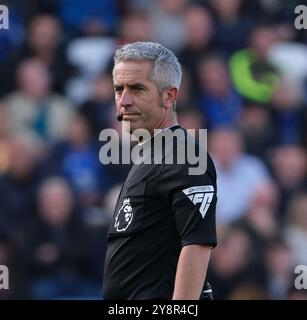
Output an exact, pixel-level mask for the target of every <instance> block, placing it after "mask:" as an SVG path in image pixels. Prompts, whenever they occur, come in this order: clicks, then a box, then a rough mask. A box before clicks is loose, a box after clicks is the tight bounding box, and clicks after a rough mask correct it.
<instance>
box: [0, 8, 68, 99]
mask: <svg viewBox="0 0 307 320" xmlns="http://www.w3.org/2000/svg"><path fill="white" fill-rule="evenodd" d="M62 32H63V30H62V29H61V26H60V24H59V21H58V19H57V18H56V17H54V16H51V15H48V14H41V15H37V16H35V17H34V18H33V20H31V22H30V24H29V26H28V30H27V35H26V41H25V43H24V44H23V46H20V48H19V49H18V50H16V51H15V52H13V54H12V55H10V56H9V57H8V59H7V60H6V61H5V64H4V66H3V69H2V71H3V72H2V74H3V76H4V79H3V80H4V81H3V82H1V85H0V93H1V94H2V95H4V94H6V93H8V92H11V91H12V90H15V88H16V83H15V78H14V76H15V74H16V72H17V68H18V66H19V64H20V63H21V62H22V61H24V60H27V59H30V58H36V59H37V60H38V61H40V63H41V64H42V65H44V66H45V67H46V68H47V69H48V72H49V74H50V86H51V89H52V90H53V91H56V92H58V93H63V92H64V91H65V86H66V82H67V80H68V79H69V78H70V77H71V76H72V75H73V73H74V68H73V66H72V65H71V64H70V63H69V62H68V60H67V57H66V54H65V48H64V47H63V46H62V42H61V40H62V39H61V35H62Z"/></svg>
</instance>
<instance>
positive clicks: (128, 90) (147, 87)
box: [113, 61, 165, 133]
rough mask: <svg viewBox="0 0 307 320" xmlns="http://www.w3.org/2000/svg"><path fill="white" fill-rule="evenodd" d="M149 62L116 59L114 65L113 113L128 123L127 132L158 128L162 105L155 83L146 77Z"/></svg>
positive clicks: (147, 75)
mask: <svg viewBox="0 0 307 320" xmlns="http://www.w3.org/2000/svg"><path fill="white" fill-rule="evenodd" d="M151 71H152V64H151V63H150V62H149V61H143V62H135V61H125V62H119V63H118V64H117V65H116V66H115V67H114V78H113V82H114V90H115V103H116V109H117V112H120V113H122V114H123V121H124V123H125V122H129V125H130V133H131V132H132V131H133V130H135V129H140V128H142V129H147V130H149V131H150V132H153V129H155V128H159V126H160V124H161V123H162V121H163V118H164V114H165V108H163V107H162V96H161V95H160V93H159V91H158V88H157V86H156V84H155V83H154V82H153V81H151V80H150V74H151Z"/></svg>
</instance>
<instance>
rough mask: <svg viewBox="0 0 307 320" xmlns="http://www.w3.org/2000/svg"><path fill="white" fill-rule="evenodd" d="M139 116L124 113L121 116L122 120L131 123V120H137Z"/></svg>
mask: <svg viewBox="0 0 307 320" xmlns="http://www.w3.org/2000/svg"><path fill="white" fill-rule="evenodd" d="M139 116H140V114H139V113H128V112H127V113H124V114H123V120H126V121H132V120H136V118H138V117H139Z"/></svg>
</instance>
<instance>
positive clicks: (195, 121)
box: [177, 107, 203, 139]
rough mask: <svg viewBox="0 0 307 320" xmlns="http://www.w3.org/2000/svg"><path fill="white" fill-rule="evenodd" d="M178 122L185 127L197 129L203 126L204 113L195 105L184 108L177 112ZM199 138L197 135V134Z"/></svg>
mask: <svg viewBox="0 0 307 320" xmlns="http://www.w3.org/2000/svg"><path fill="white" fill-rule="evenodd" d="M177 119H178V124H179V125H180V126H181V127H182V128H185V129H195V130H196V131H197V130H199V129H201V128H203V122H202V115H201V113H200V112H199V111H198V110H197V109H196V108H193V107H190V108H187V109H183V110H182V111H180V112H178V113H177ZM195 138H196V139H197V135H196V136H195Z"/></svg>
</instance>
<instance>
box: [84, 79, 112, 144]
mask: <svg viewBox="0 0 307 320" xmlns="http://www.w3.org/2000/svg"><path fill="white" fill-rule="evenodd" d="M78 110H79V112H80V113H81V114H82V115H83V116H84V117H85V118H86V120H87V123H88V125H89V126H90V129H91V133H92V138H93V140H96V141H98V138H99V133H100V131H101V130H103V129H106V128H110V127H111V116H112V115H113V113H114V89H113V82H112V77H111V75H110V74H107V73H104V74H101V75H100V76H99V77H98V78H97V79H96V80H95V81H94V83H93V87H92V92H91V96H90V99H89V100H87V101H86V102H84V103H83V104H82V105H81V106H80V107H79V109H78Z"/></svg>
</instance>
